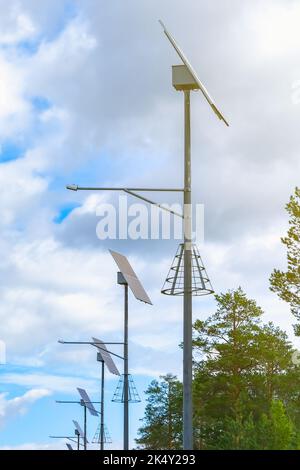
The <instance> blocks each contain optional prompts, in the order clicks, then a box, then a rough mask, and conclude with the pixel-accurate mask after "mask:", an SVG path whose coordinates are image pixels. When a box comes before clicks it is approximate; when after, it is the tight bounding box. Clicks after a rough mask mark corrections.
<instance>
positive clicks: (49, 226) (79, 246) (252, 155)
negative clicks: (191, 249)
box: [0, 0, 300, 449]
mask: <svg viewBox="0 0 300 470" xmlns="http://www.w3.org/2000/svg"><path fill="white" fill-rule="evenodd" d="M0 7H1V17H0V203H1V218H0V227H1V238H0V279H1V282H0V299H1V302H0V324H1V329H0V340H1V341H3V342H5V345H6V364H2V365H0V449H55V448H64V446H65V444H64V442H65V441H64V440H51V439H50V438H49V435H70V433H71V435H73V426H72V419H78V420H79V421H80V422H82V409H81V407H80V406H78V405H76V404H74V405H59V404H56V403H55V400H57V399H62V400H76V399H78V396H77V392H76V387H83V388H86V389H87V391H88V393H89V394H90V396H91V398H92V399H93V400H95V401H97V400H99V393H100V392H99V377H100V368H99V364H97V362H96V353H95V350H94V349H93V347H92V346H88V345H87V346H67V345H61V344H58V339H64V340H77V341H89V340H90V338H91V337H92V336H96V337H99V338H101V339H102V340H105V341H113V342H119V341H122V331H123V330H122V328H123V291H122V288H121V287H120V286H118V285H117V282H116V271H117V269H116V265H115V264H114V261H113V259H112V258H111V256H110V254H109V252H108V249H113V250H116V251H120V252H122V253H124V254H125V255H126V256H128V258H129V259H130V261H131V263H132V265H133V266H134V269H135V271H136V272H137V273H138V275H139V277H140V278H141V279H142V281H143V284H144V285H145V287H146V289H147V292H148V294H149V296H150V298H151V300H152V301H153V306H149V305H144V304H141V303H140V302H137V301H136V300H135V299H134V297H133V296H132V295H130V299H129V300H130V333H129V334H130V344H129V349H130V372H131V373H132V375H133V377H134V381H135V384H136V387H137V389H138V392H139V394H140V396H141V400H142V401H141V403H139V404H132V405H131V406H130V415H131V422H130V431H131V432H130V436H131V446H134V438H135V437H136V432H137V428H138V427H139V425H140V421H139V420H140V418H142V416H143V409H144V406H145V396H144V391H145V389H146V388H147V386H148V384H149V383H150V382H151V380H153V379H154V378H158V377H159V376H160V375H163V374H166V373H173V374H175V375H178V377H180V376H181V373H182V356H181V351H180V349H179V347H178V345H179V343H180V342H181V339H182V301H181V299H179V298H173V297H166V296H162V295H161V293H160V290H161V287H162V285H163V282H164V279H165V277H166V275H167V273H168V270H169V267H170V265H171V263H172V260H173V257H174V255H175V253H176V250H177V245H178V240H108V241H101V240H99V239H98V237H97V235H96V227H97V223H98V222H99V217H98V216H97V207H99V205H100V204H103V203H113V204H117V203H118V199H117V198H118V194H116V193H103V192H77V193H76V192H70V191H67V190H66V189H65V186H66V184H70V183H76V184H81V185H85V186H92V185H97V186H101V185H102V186H121V187H123V186H127V187H129V186H145V187H155V186H156V187H158V186H163V187H164V186H167V187H181V185H182V177H183V157H182V155H183V97H182V95H181V94H180V93H178V92H176V91H175V90H174V89H173V88H172V81H171V66H172V65H176V64H178V58H177V56H176V54H175V52H174V51H173V50H172V49H171V47H170V45H169V44H168V42H167V40H166V38H165V37H164V35H163V33H162V30H161V27H160V25H159V24H158V19H159V18H161V19H162V20H163V21H164V22H165V23H166V25H167V26H168V28H169V29H170V31H171V32H172V34H173V35H174V36H175V37H176V39H177V41H178V42H179V44H180V45H181V47H182V48H183V49H184V51H185V53H186V54H187V56H188V57H189V59H190V61H191V62H192V63H193V66H194V68H195V69H196V70H197V72H198V74H199V76H200V78H201V80H203V82H204V83H205V85H206V87H207V88H208V89H209V91H210V93H211V94H212V96H213V97H214V98H215V100H216V102H217V104H218V106H219V107H220V108H221V110H222V112H223V113H224V115H225V116H226V119H227V120H228V121H229V123H230V127H229V128H227V127H225V126H224V125H223V123H222V122H221V121H219V120H218V119H217V118H216V116H215V115H214V113H212V112H211V109H210V108H209V106H208V105H207V103H206V101H205V100H204V99H203V97H202V95H201V94H199V93H193V94H192V100H191V101H192V168H193V177H192V184H193V202H194V203H201V204H204V208H205V209H204V210H205V219H204V221H205V225H204V242H201V243H200V246H199V249H200V252H201V255H202V257H203V260H204V263H205V266H206V269H207V271H208V274H209V277H210V280H211V282H212V285H213V287H214V290H215V291H216V292H218V293H220V292H225V291H227V290H228V289H235V288H237V287H238V286H241V287H242V288H243V289H244V291H245V292H246V293H247V295H248V296H249V297H250V298H254V299H255V300H256V301H257V303H258V305H260V306H261V307H262V308H263V310H264V312H265V313H264V317H263V320H264V321H273V322H274V323H275V324H276V325H279V326H280V327H281V328H283V329H284V330H285V331H287V332H288V334H289V337H290V340H291V341H292V342H293V344H294V345H295V347H300V346H299V340H297V338H295V337H294V336H293V328H292V325H293V322H294V320H293V317H292V316H291V314H290V312H289V308H288V306H287V305H286V304H285V303H283V302H282V301H280V300H279V299H278V298H277V296H276V295H275V294H273V293H271V292H270V290H269V276H270V274H271V272H272V270H273V269H274V268H275V267H277V268H282V269H284V268H285V265H286V261H285V251H284V248H283V246H282V245H281V242H280V237H281V236H283V235H284V234H285V232H286V230H287V228H288V218H287V214H286V212H285V210H284V207H285V204H286V203H287V202H288V200H289V197H290V195H291V193H292V192H293V190H294V187H295V186H296V185H297V184H298V185H299V174H300V171H299V170H300V159H299V144H300V142H299V141H300V134H299V118H300V64H299V46H300V35H299V21H300V4H299V2H297V1H296V0H295V1H294V0H265V1H264V2H261V1H258V0H251V1H250V0H247V1H244V2H241V1H238V0H225V1H222V2H220V1H217V0H210V1H203V0H197V1H195V0H193V1H192V0H186V2H185V3H184V8H183V4H182V2H181V1H179V0H164V2H161V1H158V0H152V1H151V2H150V1H147V2H146V1H143V2H141V1H138V0H126V2H124V1H121V0H111V1H110V2H104V1H102V0H77V1H76V0H74V1H71V0H42V1H40V0H23V1H17V0H11V1H10V2H7V1H5V0H0ZM149 196H150V195H149ZM152 197H153V195H152ZM162 197H163V196H162V195H156V199H157V198H162ZM153 199H154V197H153ZM157 200H158V199H157ZM171 200H174V201H176V196H168V198H166V200H164V201H161V202H170V201H171ZM129 202H130V203H134V202H136V201H135V200H132V199H129ZM215 307H216V304H215V300H214V298H213V297H212V296H210V297H204V298H200V299H195V300H194V310H193V315H194V319H196V318H201V319H204V318H207V317H208V316H209V315H210V314H212V313H213V312H214V310H215ZM118 348H119V349H118ZM114 350H115V352H116V353H118V354H121V353H122V351H121V350H120V347H119V346H115V349H114ZM116 362H117V365H118V367H119V368H120V369H122V364H121V363H120V361H118V360H117V361H116ZM116 387H117V379H116V378H115V377H114V376H111V375H109V374H108V373H107V374H106V393H105V399H106V424H107V427H108V430H109V433H110V435H111V438H112V444H111V445H110V446H108V448H114V449H117V448H121V447H122V406H121V405H119V404H115V403H112V402H111V398H112V396H113V394H114V391H115V389H116ZM97 425H98V423H97V419H96V418H93V417H90V418H89V421H88V430H89V438H90V440H92V438H93V435H94V433H95V431H96V429H97Z"/></svg>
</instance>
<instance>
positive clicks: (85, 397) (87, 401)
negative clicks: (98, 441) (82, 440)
mask: <svg viewBox="0 0 300 470" xmlns="http://www.w3.org/2000/svg"><path fill="white" fill-rule="evenodd" d="M77 390H78V393H79V395H80V396H81V398H82V400H83V401H84V404H85V406H86V407H87V409H88V410H89V412H90V413H91V415H92V416H98V411H96V410H95V407H94V405H93V403H92V402H91V400H90V397H89V396H88V394H87V393H86V391H85V390H84V389H83V388H77Z"/></svg>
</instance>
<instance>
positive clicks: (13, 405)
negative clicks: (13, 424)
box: [0, 389, 50, 427]
mask: <svg viewBox="0 0 300 470" xmlns="http://www.w3.org/2000/svg"><path fill="white" fill-rule="evenodd" d="M48 395H50V391H49V390H47V389H33V390H29V391H28V392H26V393H25V394H24V395H22V396H20V397H15V398H12V399H10V400H7V399H6V394H5V393H2V394H0V427H3V426H4V425H5V424H6V422H7V421H8V420H11V419H13V418H15V417H17V416H19V415H23V414H25V413H26V412H27V411H28V408H29V407H30V405H32V404H33V403H35V402H36V401H37V400H40V399H41V398H44V397H47V396H48Z"/></svg>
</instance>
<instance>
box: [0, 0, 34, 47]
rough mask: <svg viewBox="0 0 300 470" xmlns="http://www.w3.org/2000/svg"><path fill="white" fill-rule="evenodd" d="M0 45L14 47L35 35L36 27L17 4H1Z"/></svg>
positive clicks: (11, 2)
mask: <svg viewBox="0 0 300 470" xmlns="http://www.w3.org/2000/svg"><path fill="white" fill-rule="evenodd" d="M0 6H1V13H2V14H1V20H0V26H1V35H0V44H1V45H15V44H17V43H19V42H21V41H24V40H28V39H31V38H33V37H34V36H35V35H36V33H37V28H36V25H35V24H34V23H33V20H32V18H31V17H30V15H29V14H28V13H27V12H25V11H24V10H23V8H24V5H22V7H21V4H20V3H19V2H14V1H10V2H3V1H2V2H1V3H0Z"/></svg>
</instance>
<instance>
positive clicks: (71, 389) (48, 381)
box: [1, 373, 99, 401]
mask: <svg viewBox="0 0 300 470" xmlns="http://www.w3.org/2000/svg"><path fill="white" fill-rule="evenodd" d="M1 380H2V382H3V383H5V384H17V385H19V386H23V387H26V388H30V387H35V389H34V390H33V391H30V392H27V393H26V394H25V395H24V400H25V401H26V400H27V399H32V397H34V396H36V395H38V394H39V393H41V394H43V393H46V392H47V394H50V393H54V392H57V393H69V394H75V393H76V387H78V377H67V376H58V375H51V374H43V373H39V374H38V373H36V374H34V373H33V374H16V373H12V374H10V373H4V374H3V375H2V377H1ZM80 384H81V386H83V387H84V388H87V389H88V390H89V391H91V392H93V391H96V390H98V388H99V386H98V387H97V384H96V381H94V380H91V379H81V382H80ZM44 387H47V390H46V392H45V388H44ZM45 396H46V395H45Z"/></svg>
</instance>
